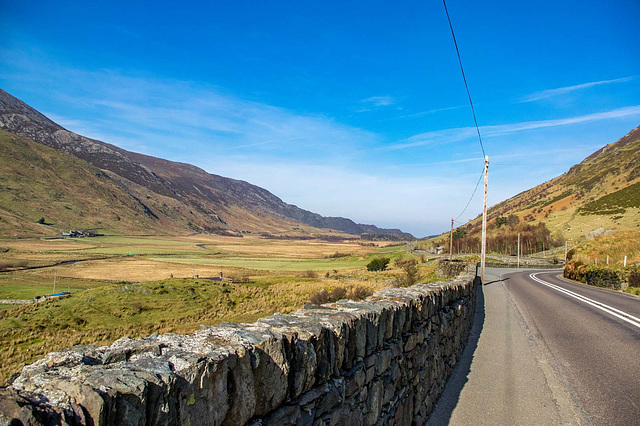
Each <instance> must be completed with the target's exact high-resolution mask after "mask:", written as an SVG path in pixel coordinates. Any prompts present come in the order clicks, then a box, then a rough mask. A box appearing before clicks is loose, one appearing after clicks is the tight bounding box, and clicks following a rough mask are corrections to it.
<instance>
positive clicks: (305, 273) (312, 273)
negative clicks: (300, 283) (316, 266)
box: [300, 270, 318, 278]
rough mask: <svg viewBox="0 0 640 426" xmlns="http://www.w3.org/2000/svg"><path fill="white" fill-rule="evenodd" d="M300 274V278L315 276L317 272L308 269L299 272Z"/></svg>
mask: <svg viewBox="0 0 640 426" xmlns="http://www.w3.org/2000/svg"><path fill="white" fill-rule="evenodd" d="M300 276H301V277H302V278H317V277H318V274H316V273H315V272H314V271H311V270H308V271H304V272H302V273H300Z"/></svg>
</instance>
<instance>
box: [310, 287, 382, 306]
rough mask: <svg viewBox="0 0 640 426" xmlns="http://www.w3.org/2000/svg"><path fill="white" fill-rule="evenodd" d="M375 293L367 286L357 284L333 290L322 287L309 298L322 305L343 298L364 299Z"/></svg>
mask: <svg viewBox="0 0 640 426" xmlns="http://www.w3.org/2000/svg"><path fill="white" fill-rule="evenodd" d="M372 294H373V290H371V289H370V288H369V287H365V286H360V285H359V286H355V287H350V288H349V289H346V288H344V287H335V288H334V289H332V290H331V291H327V290H326V289H322V290H320V291H319V292H317V293H316V294H314V295H313V296H311V298H310V299H309V300H310V301H311V303H313V304H314V305H322V304H324V303H330V302H337V301H338V300H341V299H349V300H362V299H366V298H367V297H369V296H371V295H372Z"/></svg>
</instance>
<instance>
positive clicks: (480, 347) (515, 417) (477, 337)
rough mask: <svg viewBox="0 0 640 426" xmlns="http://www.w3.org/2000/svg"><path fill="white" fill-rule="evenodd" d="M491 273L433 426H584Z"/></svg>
mask: <svg viewBox="0 0 640 426" xmlns="http://www.w3.org/2000/svg"><path fill="white" fill-rule="evenodd" d="M503 272H504V273H506V272H507V271H501V270H489V271H488V274H487V276H486V277H485V278H486V279H485V282H486V283H487V284H488V285H485V286H483V288H482V290H483V291H482V292H481V294H480V295H479V297H481V298H482V297H483V299H482V301H480V300H479V303H478V312H477V314H476V318H475V322H474V327H473V329H472V331H471V336H470V340H469V343H468V344H467V347H466V348H465V351H464V353H463V355H462V358H461V360H460V362H459V364H458V366H457V367H456V370H455V371H454V373H453V376H452V377H451V379H450V380H449V382H448V383H447V387H446V388H445V391H444V393H443V395H442V397H441V398H440V401H439V402H438V404H437V406H436V408H435V410H434V412H433V413H432V415H431V417H430V418H429V422H428V424H430V425H443V424H451V425H467V424H476V425H495V424H519V425H547V424H548V425H556V424H584V423H583V422H582V421H581V416H580V415H579V411H580V410H576V409H575V408H574V407H575V406H576V405H575V403H574V399H573V398H572V396H571V393H570V392H569V391H568V390H567V387H566V384H565V383H564V382H563V380H562V379H561V378H559V377H558V375H557V372H556V371H555V369H554V366H553V359H551V358H550V357H548V354H545V351H544V348H540V346H539V345H538V343H537V341H536V338H535V335H534V334H535V332H532V331H531V330H530V328H529V327H528V326H527V324H526V321H525V320H524V317H523V316H522V314H521V313H520V311H519V309H518V307H517V305H516V304H515V303H514V302H513V300H511V297H509V292H508V290H507V288H506V286H505V285H504V283H503V282H502V281H501V278H500V276H501V274H502V273H503Z"/></svg>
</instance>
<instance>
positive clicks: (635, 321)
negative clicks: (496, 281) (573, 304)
mask: <svg viewBox="0 0 640 426" xmlns="http://www.w3.org/2000/svg"><path fill="white" fill-rule="evenodd" d="M541 273H542V272H537V273H534V274H529V277H530V278H531V279H532V280H534V281H537V282H539V283H540V284H543V285H546V286H547V287H549V288H552V289H554V290H557V291H559V292H561V293H564V294H566V295H568V296H571V297H573V298H576V299H578V300H580V301H581V302H584V303H586V304H588V305H591V306H593V307H595V308H598V309H600V310H601V311H604V312H606V313H608V314H611V315H613V316H614V317H616V318H619V319H621V320H623V321H626V322H628V323H629V324H631V325H635V326H636V327H638V328H640V318H637V317H634V316H633V315H631V314H628V313H626V312H624V311H621V310H619V309H616V308H614V307H612V306H609V305H605V304H604V303H602V302H598V301H597V300H593V299H589V298H588V297H586V296H583V295H581V294H578V293H575V292H573V291H571V290H567V289H566V288H563V287H560V286H558V285H555V284H551V283H549V282H547V281H544V280H542V279H540V278H538V277H536V275H538V274H541Z"/></svg>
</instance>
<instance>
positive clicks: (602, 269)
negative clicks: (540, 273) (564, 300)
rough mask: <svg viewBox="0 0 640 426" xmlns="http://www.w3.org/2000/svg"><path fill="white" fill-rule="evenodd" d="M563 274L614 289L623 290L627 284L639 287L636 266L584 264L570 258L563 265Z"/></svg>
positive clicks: (639, 273)
mask: <svg viewBox="0 0 640 426" xmlns="http://www.w3.org/2000/svg"><path fill="white" fill-rule="evenodd" d="M564 276H565V278H569V279H572V280H574V281H581V282H583V283H585V284H589V285H593V286H597V287H607V288H612V289H614V290H624V289H625V288H627V287H628V286H632V287H640V269H638V267H637V266H632V267H627V268H621V267H615V266H611V267H610V266H599V265H585V264H584V263H582V262H580V261H575V260H572V261H570V262H567V264H566V265H565V266H564Z"/></svg>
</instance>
